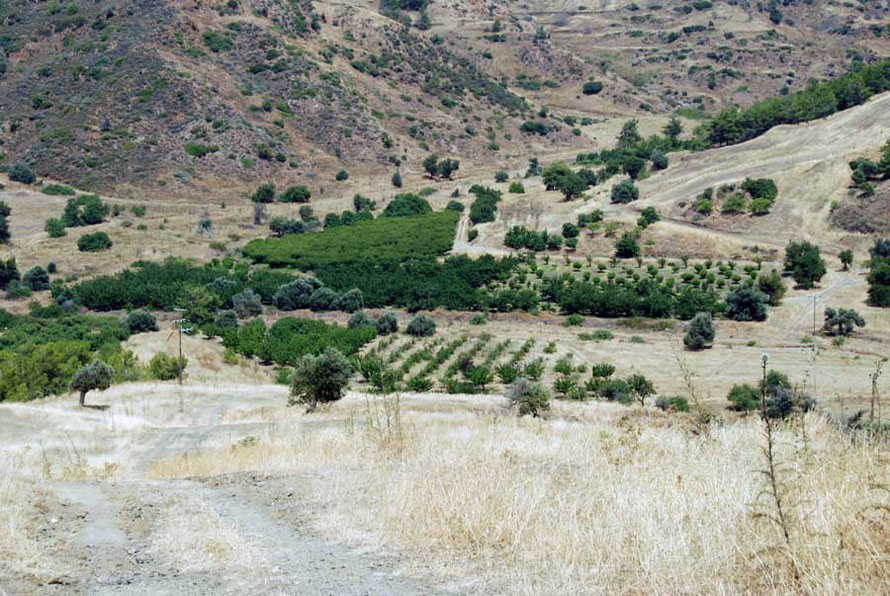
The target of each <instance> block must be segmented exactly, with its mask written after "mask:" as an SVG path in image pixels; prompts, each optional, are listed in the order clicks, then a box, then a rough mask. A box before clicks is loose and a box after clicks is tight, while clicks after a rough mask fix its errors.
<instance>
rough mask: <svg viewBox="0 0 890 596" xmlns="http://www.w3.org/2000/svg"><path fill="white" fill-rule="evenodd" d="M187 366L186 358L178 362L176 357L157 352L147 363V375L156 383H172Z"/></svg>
mask: <svg viewBox="0 0 890 596" xmlns="http://www.w3.org/2000/svg"><path fill="white" fill-rule="evenodd" d="M187 366H188V358H186V357H185V356H183V357H182V360H180V359H179V358H177V357H176V356H170V355H169V354H164V353H163V352H158V353H157V354H155V355H154V356H152V357H151V360H149V361H148V374H149V376H150V377H151V378H152V379H155V380H157V381H172V380H173V379H176V378H178V377H179V375H180V373H181V372H183V371H185V368H186V367H187Z"/></svg>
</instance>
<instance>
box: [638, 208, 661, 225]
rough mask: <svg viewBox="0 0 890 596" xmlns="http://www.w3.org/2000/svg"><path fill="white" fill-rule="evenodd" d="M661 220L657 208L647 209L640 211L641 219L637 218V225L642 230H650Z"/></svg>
mask: <svg viewBox="0 0 890 596" xmlns="http://www.w3.org/2000/svg"><path fill="white" fill-rule="evenodd" d="M660 220H661V216H660V215H659V214H658V211H657V210H656V209H655V207H646V208H645V209H643V210H642V211H640V217H639V218H637V225H638V226H640V227H641V228H648V227H649V226H651V225H652V224H654V223H656V222H658V221H660Z"/></svg>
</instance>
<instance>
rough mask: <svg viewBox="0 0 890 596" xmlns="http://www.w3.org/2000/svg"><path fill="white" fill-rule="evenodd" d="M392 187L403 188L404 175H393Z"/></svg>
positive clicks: (396, 173) (397, 173)
mask: <svg viewBox="0 0 890 596" xmlns="http://www.w3.org/2000/svg"><path fill="white" fill-rule="evenodd" d="M392 185H393V186H395V187H396V188H402V175H401V174H400V173H399V172H395V173H393V175H392Z"/></svg>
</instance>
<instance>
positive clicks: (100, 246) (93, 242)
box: [77, 232, 112, 252]
mask: <svg viewBox="0 0 890 596" xmlns="http://www.w3.org/2000/svg"><path fill="white" fill-rule="evenodd" d="M111 246H112V242H111V238H109V237H108V234H106V233H105V232H95V233H93V234H84V235H83V236H81V237H80V238H78V239H77V249H78V250H79V251H81V252H100V251H103V250H108V249H109V248H111Z"/></svg>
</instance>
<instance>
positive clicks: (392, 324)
mask: <svg viewBox="0 0 890 596" xmlns="http://www.w3.org/2000/svg"><path fill="white" fill-rule="evenodd" d="M375 325H376V326H377V333H379V334H380V335H389V334H391V333H395V332H396V331H398V330H399V320H398V319H397V318H396V316H395V315H394V314H393V313H391V312H385V313H383V314H382V315H380V317H379V318H378V319H377V322H376V323H375Z"/></svg>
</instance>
